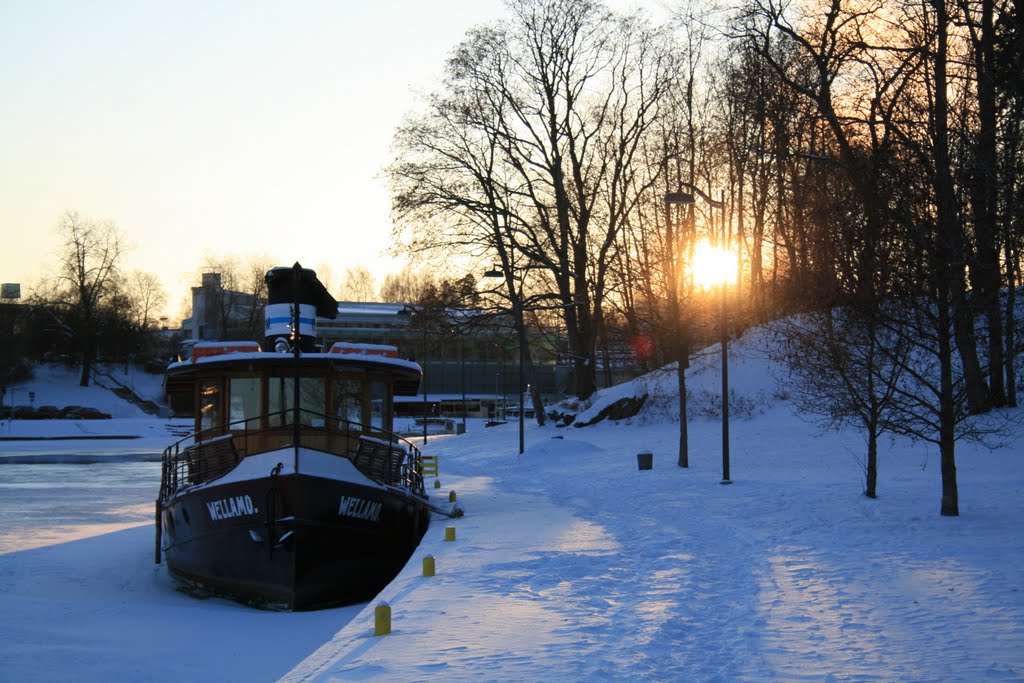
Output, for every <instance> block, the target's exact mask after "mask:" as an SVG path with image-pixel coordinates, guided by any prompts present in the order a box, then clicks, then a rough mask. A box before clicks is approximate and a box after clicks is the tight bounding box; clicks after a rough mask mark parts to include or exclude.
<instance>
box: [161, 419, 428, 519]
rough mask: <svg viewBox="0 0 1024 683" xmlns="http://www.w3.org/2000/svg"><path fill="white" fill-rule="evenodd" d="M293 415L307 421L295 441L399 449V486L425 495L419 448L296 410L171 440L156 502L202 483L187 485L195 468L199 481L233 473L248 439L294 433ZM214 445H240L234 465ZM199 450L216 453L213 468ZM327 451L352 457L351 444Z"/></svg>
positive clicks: (391, 435)
mask: <svg viewBox="0 0 1024 683" xmlns="http://www.w3.org/2000/svg"><path fill="white" fill-rule="evenodd" d="M296 412H298V413H299V414H300V415H301V414H303V413H305V414H306V415H309V416H311V417H310V418H309V422H304V421H302V418H300V424H299V430H297V431H298V433H299V434H300V436H299V441H300V442H301V435H302V434H312V433H327V434H330V435H341V436H344V437H345V441H346V443H347V444H351V443H352V442H358V438H359V437H360V436H369V437H373V438H381V439H382V440H385V441H387V442H388V443H390V444H392V445H393V447H395V448H399V449H403V448H404V451H405V452H406V454H407V455H406V458H405V460H404V461H403V463H402V468H401V470H402V476H401V485H402V486H403V487H405V488H407V489H409V490H410V491H412V492H414V493H417V494H419V495H425V493H426V489H425V487H424V484H423V461H422V454H421V453H420V450H419V448H417V447H416V446H415V445H414V444H413V443H412V442H411V441H409V440H408V439H406V438H404V437H402V436H400V435H398V434H396V433H394V432H392V431H389V430H385V429H382V428H379V427H374V426H372V425H365V424H363V423H360V422H353V421H351V420H345V419H342V418H337V417H332V416H329V415H326V414H324V413H319V412H317V411H313V410H308V409H305V408H300V409H299V411H295V410H294V409H292V408H288V409H286V410H280V411H275V412H272V413H266V414H264V415H260V416H258V417H250V418H245V419H242V420H235V421H233V422H229V423H226V424H223V425H218V426H216V427H210V428H207V429H204V430H200V431H198V432H194V433H193V434H190V435H188V436H186V437H183V438H181V439H178V440H177V441H175V442H174V443H173V444H171V445H170V446H168V447H167V448H166V449H164V454H163V459H162V467H161V478H160V493H159V500H160V501H166V500H167V499H169V498H170V497H171V496H173V495H174V494H175V493H177V492H178V491H180V490H182V489H185V488H189V487H191V486H194V485H196V484H198V483H202V482H200V481H193V479H194V476H193V475H194V473H195V470H197V469H199V468H200V467H201V468H202V471H203V473H204V474H205V481H209V480H211V479H215V478H216V477H218V476H222V475H223V474H226V473H227V472H229V471H230V470H231V469H233V468H234V466H235V464H236V463H237V461H241V460H242V459H243V458H245V457H246V456H247V455H248V454H249V453H250V448H249V442H250V439H251V438H255V437H256V436H259V435H262V434H266V433H282V432H283V430H286V429H287V428H289V427H291V428H294V425H292V424H290V423H289V422H288V421H287V418H288V417H294V416H295V415H296ZM278 416H280V418H281V420H280V422H281V424H279V425H276V426H273V427H263V426H262V425H263V424H267V423H269V421H270V420H271V419H272V418H274V417H278ZM317 419H322V420H323V424H322V425H313V424H311V423H312V421H313V420H317ZM252 422H258V423H259V424H260V425H261V426H260V427H258V428H256V429H250V428H249V424H250V423H252ZM342 425H343V427H342ZM219 441H230V444H231V446H230V449H231V452H232V453H234V454H235V455H237V450H236V447H237V446H238V445H241V447H242V448H241V450H242V455H240V456H238V457H237V458H235V461H233V462H228V463H224V462H222V461H223V460H224V458H223V457H222V456H223V453H222V452H221V450H220V449H215V447H213V446H209V444H215V443H217V442H219ZM293 441H294V439H293ZM284 445H285V446H298V445H301V443H299V444H296V443H292V444H284ZM204 450H206V451H208V452H214V453H216V454H217V456H218V458H219V459H218V462H215V463H213V465H212V467H207V465H210V463H209V462H207V461H205V460H204V458H205V456H204V454H203V451H204ZM327 452H329V453H331V454H332V455H336V456H338V457H344V458H348V459H350V460H351V459H352V458H353V456H354V454H355V453H354V449H353V447H352V446H351V445H349V446H347V447H346V449H345V451H344V452H341V451H340V450H329V451H327ZM378 483H381V484H388V485H393V482H384V481H381V482H378Z"/></svg>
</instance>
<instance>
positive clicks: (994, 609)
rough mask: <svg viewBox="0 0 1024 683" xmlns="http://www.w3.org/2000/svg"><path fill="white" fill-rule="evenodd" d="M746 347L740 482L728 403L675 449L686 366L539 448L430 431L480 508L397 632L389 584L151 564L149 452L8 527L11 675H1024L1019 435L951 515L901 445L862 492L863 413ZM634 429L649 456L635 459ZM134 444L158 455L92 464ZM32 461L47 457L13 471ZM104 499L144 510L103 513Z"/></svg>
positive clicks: (698, 385)
mask: <svg viewBox="0 0 1024 683" xmlns="http://www.w3.org/2000/svg"><path fill="white" fill-rule="evenodd" d="M731 370H732V374H733V377H734V382H733V386H734V387H735V388H736V390H737V393H738V396H740V397H741V398H742V401H743V405H745V406H747V408H748V409H747V410H744V411H742V413H741V414H742V417H740V416H737V417H736V419H734V420H733V422H732V479H733V480H734V482H735V483H734V484H733V485H732V486H721V485H720V484H719V480H720V479H721V460H720V453H721V450H720V443H721V441H720V439H721V431H720V429H721V425H720V422H719V421H718V420H717V419H716V418H714V417H695V418H693V419H692V420H691V423H690V464H691V466H690V468H688V469H681V468H678V467H676V465H675V460H676V452H675V449H676V442H677V438H678V425H677V424H676V423H674V422H673V421H672V418H671V406H672V404H673V397H672V395H671V391H670V388H669V387H670V385H671V382H673V381H674V377H672V375H671V373H666V374H665V376H664V381H661V380H659V379H658V378H656V377H655V378H648V379H646V380H645V382H646V383H647V384H646V386H647V389H648V391H649V393H650V394H651V400H650V401H649V403H648V405H646V406H645V409H644V412H643V413H642V414H641V415H638V416H637V417H635V418H633V419H632V420H629V421H624V422H621V423H609V422H602V423H599V424H597V425H594V426H590V427H586V428H583V429H577V428H574V427H567V428H562V429H556V428H555V427H553V426H548V427H545V428H539V427H537V426H536V425H535V424H533V423H527V432H526V443H527V450H526V453H525V454H524V455H523V456H522V457H519V456H518V455H517V454H516V453H517V447H518V428H517V425H516V424H514V423H511V424H507V425H503V426H499V427H494V428H490V429H471V430H470V432H469V433H468V434H465V435H461V436H448V437H434V436H431V437H430V441H429V444H428V445H427V447H426V452H428V453H432V454H437V455H439V456H440V470H441V471H440V479H441V481H442V483H443V486H442V487H441V488H440V489H429V490H430V491H431V493H433V494H436V495H437V496H439V498H440V500H447V494H448V491H449V490H455V491H456V492H457V495H458V499H459V501H460V502H462V503H463V505H464V506H465V509H466V517H464V518H461V519H458V520H447V519H436V520H435V522H434V524H433V525H432V527H431V528H430V529H429V530H428V532H427V535H426V537H425V538H424V541H423V544H422V545H421V547H420V549H419V550H418V551H417V552H416V554H415V555H414V556H413V559H412V560H411V562H410V563H409V565H408V566H407V567H406V568H405V570H404V571H403V572H402V573H401V574H400V575H399V577H398V578H397V579H396V580H395V581H394V582H392V584H391V585H390V586H389V587H388V588H387V589H386V590H385V591H384V592H383V593H382V594H381V596H380V599H383V600H387V601H388V602H389V603H390V604H391V607H392V611H393V632H392V634H391V635H389V636H384V637H376V638H375V637H373V636H372V631H373V607H374V603H370V604H368V605H366V606H365V607H363V608H349V610H347V611H346V610H327V611H324V612H315V613H306V614H295V615H289V614H275V613H265V612H259V611H255V610H251V609H248V608H245V607H240V606H236V605H233V604H230V603H225V602H222V601H218V600H206V601H200V600H196V599H193V598H190V597H188V596H185V595H182V594H180V593H177V592H175V591H174V588H173V584H171V582H170V580H169V579H168V578H167V576H166V572H165V571H164V570H163V569H162V568H160V569H156V568H154V567H153V565H152V552H153V547H152V546H153V537H152V527H151V524H150V523H147V522H146V521H144V520H146V517H144V516H143V515H151V513H152V499H153V497H155V490H156V489H155V487H156V480H155V477H153V475H151V474H147V473H145V472H142V471H140V472H138V473H136V474H133V475H126V476H125V479H124V480H123V481H122V482H121V483H120V484H118V485H117V486H115V487H112V489H111V490H110V491H104V490H103V489H102V488H94V489H91V490H86V489H84V488H83V489H82V490H78V489H75V488H72V489H69V492H68V493H67V494H66V496H65V497H64V498H63V499H62V500H61V501H60V505H62V506H72V507H74V506H82V505H83V501H85V500H88V501H90V503H89V504H90V505H95V503H96V500H97V499H99V500H102V496H103V495H109V496H110V505H111V507H118V506H120V507H121V508H122V509H121V510H119V511H112V512H110V513H109V514H104V512H103V510H100V509H96V508H93V509H90V510H89V511H88V512H89V514H87V515H79V516H80V517H81V519H79V520H78V521H77V522H75V523H68V522H67V521H65V522H61V521H59V520H57V521H53V523H52V524H51V521H52V520H48V519H47V517H46V516H45V506H43V505H42V504H40V507H39V510H38V512H37V516H36V517H35V518H34V519H33V521H32V523H30V524H26V525H25V526H24V528H23V530H22V535H30V534H32V533H33V531H32V530H33V529H35V530H36V533H39V534H51V535H52V536H53V539H54V541H57V540H66V539H67V538H71V536H70V535H68V534H71V533H74V532H76V531H77V533H78V534H79V538H80V539H81V540H75V541H72V542H62V543H57V544H53V545H48V546H46V547H36V548H35V549H32V550H18V549H17V548H18V546H17V545H16V541H17V539H13V540H12V539H8V541H7V543H8V545H7V546H6V547H7V548H8V550H7V551H6V554H3V555H0V613H2V614H3V615H4V617H3V619H2V620H0V672H2V676H0V677H2V678H5V679H6V678H9V679H12V680H25V679H33V680H68V679H75V680H85V681H92V680H95V681H99V680H109V679H111V678H114V679H117V678H133V679H134V678H142V679H148V680H157V681H172V680H181V679H188V680H197V681H207V680H208V681H215V680H216V681H221V680H275V679H277V678H280V677H282V676H283V677H285V678H286V679H287V680H380V681H407V680H428V679H435V678H443V679H444V680H446V681H518V680H529V679H535V678H541V677H543V678H544V679H545V680H609V681H610V680H617V681H618V680H659V681H660V680H672V681H765V682H767V681H801V680H807V681H820V680H877V681H964V682H967V681H1010V680H1024V532H1022V529H1024V457H1022V453H1024V439H1022V438H1021V436H1020V435H1016V436H1015V437H1014V438H1013V440H1012V443H1011V444H1010V445H1008V446H1007V447H1006V448H1003V449H1000V450H996V451H988V450H985V449H982V448H980V447H978V446H973V445H969V444H962V445H960V446H959V447H958V474H959V483H960V510H961V516H960V517H956V518H944V517H940V516H939V514H938V510H939V500H940V474H939V468H938V457H937V455H936V454H934V453H931V452H930V451H929V450H928V449H927V448H925V447H923V446H914V445H910V444H908V443H905V442H902V441H901V442H896V443H894V444H891V445H890V444H886V445H885V447H884V449H883V452H882V453H881V454H880V479H879V488H878V492H879V496H880V497H879V498H878V499H877V500H869V499H867V498H865V497H864V496H863V495H862V494H861V491H862V488H863V481H862V479H863V477H862V471H861V465H860V463H859V458H860V456H861V453H862V451H863V448H864V447H863V443H862V442H861V439H860V436H859V435H858V434H856V433H854V432H850V431H843V432H839V433H828V434H819V433H818V432H817V430H816V429H815V428H814V427H813V426H810V425H808V424H807V423H806V422H804V421H803V420H801V419H800V418H799V417H797V416H795V415H793V414H792V412H791V411H790V409H789V408H788V406H786V405H785V404H783V403H781V402H780V401H779V400H778V398H777V397H778V396H780V395H782V394H784V393H785V392H784V391H783V390H780V388H779V387H776V386H775V385H774V382H773V381H772V380H771V379H770V377H771V375H770V373H769V372H768V368H767V361H765V360H764V359H763V358H760V357H759V356H758V355H757V353H756V347H752V346H748V347H744V345H743V344H742V343H738V344H736V353H735V356H734V358H733V365H732V366H731ZM717 383H718V374H717V368H716V366H715V355H714V353H711V354H708V355H707V356H706V357H705V358H702V359H699V360H698V361H697V362H696V363H695V365H694V368H693V371H692V373H691V387H692V389H693V391H694V395H695V397H697V398H696V399H695V401H694V406H695V408H697V409H701V407H702V406H704V407H705V408H706V411H705V412H707V414H708V415H713V414H714V413H713V407H714V404H715V390H716V387H717ZM782 389H784V387H783V388H782ZM623 392H626V393H629V392H628V391H626V390H624V389H621V390H619V392H618V394H622V393H623ZM592 407H593V406H592ZM149 419H150V420H152V418H149ZM155 422H159V421H155ZM154 442H155V440H154ZM54 443H60V442H54ZM8 445H9V443H0V449H3V448H6V447H7V446H8ZM639 450H651V451H652V452H653V453H654V469H653V470H650V471H639V470H638V469H637V460H636V453H637V452H638V451H639ZM129 466H135V467H153V464H152V463H140V464H134V465H127V464H126V465H112V466H95V465H90V466H87V467H81V466H80V467H79V469H92V468H94V467H103V468H104V469H102V470H97V471H99V472H106V471H111V470H109V468H113V467H129ZM47 467H54V468H60V467H68V466H61V465H54V466H32V465H3V464H0V516H2V515H6V514H7V508H5V506H6V505H9V503H8V501H10V500H12V499H14V500H17V496H14V497H13V498H12V496H11V495H10V494H11V493H12V492H13V491H15V490H17V491H19V492H20V493H19V494H18V495H20V496H21V497H22V504H24V505H28V502H27V501H29V500H33V498H32V494H31V491H32V490H33V487H36V488H37V489H38V490H41V492H42V494H43V495H45V496H50V497H51V498H52V499H54V500H56V499H57V498H58V497H59V496H60V494H59V491H61V490H63V489H62V486H63V482H61V481H56V480H57V479H62V478H66V476H67V475H58V474H54V475H53V477H52V480H51V481H50V482H49V484H47V482H46V480H47V475H46V474H45V470H46V468H47ZM18 468H21V469H20V470H19V469H18ZM26 468H29V469H31V468H34V469H32V472H35V473H41V474H38V476H40V477H43V480H42V481H33V482H27V481H23V480H21V479H18V480H16V481H13V480H12V479H13V478H14V475H15V473H17V472H19V471H20V473H21V475H23V476H28V474H27V470H26ZM55 472H56V470H55ZM150 478H152V480H151V481H148V480H149V479H150ZM150 486H151V487H152V488H150ZM435 500H437V498H435ZM97 521H100V522H103V523H124V524H137V525H140V526H139V527H138V528H128V529H124V530H121V531H116V532H114V533H105V534H102V535H95V534H96V531H95V530H94V529H92V527H90V525H91V524H92V523H93V522H97ZM448 525H452V526H454V527H455V528H456V540H455V541H454V542H446V541H444V536H445V534H444V529H445V527H446V526H448ZM48 527H54V528H49V529H48ZM61 530H63V531H65V532H68V533H66V534H64V535H63V536H61V535H60V534H57V533H55V532H56V531H61ZM23 547H28V546H23ZM428 553H429V554H432V555H434V556H435V558H436V567H437V575H436V576H434V577H432V578H424V577H422V576H421V566H422V564H421V563H422V558H423V556H424V555H425V554H428ZM65 615H67V616H65ZM44 660H46V661H45V662H44Z"/></svg>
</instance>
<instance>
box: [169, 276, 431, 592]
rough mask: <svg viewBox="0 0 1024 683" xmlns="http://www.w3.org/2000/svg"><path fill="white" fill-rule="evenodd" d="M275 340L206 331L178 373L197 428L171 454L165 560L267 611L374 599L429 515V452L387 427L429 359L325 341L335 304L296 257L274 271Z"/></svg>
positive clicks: (178, 571)
mask: <svg viewBox="0 0 1024 683" xmlns="http://www.w3.org/2000/svg"><path fill="white" fill-rule="evenodd" d="M267 290H268V297H267V300H268V304H267V307H266V311H265V316H266V336H265V345H267V346H269V348H271V349H273V350H271V351H261V350H260V348H259V345H257V344H256V343H254V342H227V343H225V342H212V343H199V344H196V345H195V346H194V347H193V349H192V356H191V358H190V359H189V360H187V361H183V362H178V363H174V364H172V365H171V366H170V367H169V368H168V370H167V373H168V380H172V379H173V380H174V381H176V382H178V384H179V386H180V385H181V384H182V383H187V384H188V385H191V386H192V387H193V391H194V397H195V406H196V426H195V429H196V431H195V433H194V434H192V435H191V436H189V437H187V438H185V439H182V440H181V441H178V442H177V443H175V444H173V445H172V446H170V447H169V448H168V449H167V450H166V451H165V452H164V456H163V474H162V477H161V484H160V493H159V498H158V500H157V506H156V507H157V520H156V526H157V539H156V561H157V562H158V563H159V562H160V561H161V552H162V555H163V559H164V560H165V561H166V563H167V569H168V571H169V572H170V574H171V575H172V576H174V577H175V578H176V579H179V580H181V581H183V582H185V583H186V584H188V585H189V586H190V587H192V588H194V589H198V590H199V591H202V592H206V593H212V594H215V595H221V596H225V597H229V598H232V599H235V600H238V601H242V602H245V603H249V604H254V605H258V606H262V607H267V608H275V609H288V610H306V609H317V608H321V607H328V606H332V605H341V604H351V603H355V602H362V601H365V600H369V599H370V598H372V597H373V596H374V595H376V594H377V593H378V592H379V591H380V590H381V589H382V588H383V587H384V586H386V585H387V584H388V583H389V582H390V581H391V579H393V578H394V576H395V575H396V574H397V573H398V572H399V571H400V570H401V568H402V567H403V566H404V565H405V563H406V561H407V560H408V559H409V557H410V555H411V554H412V552H413V550H415V548H416V546H417V545H418V544H419V542H420V539H421V538H422V536H423V533H424V531H426V528H427V525H428V524H429V522H430V504H429V501H428V497H427V494H426V491H425V489H424V486H423V468H422V461H421V457H420V452H419V450H418V449H417V448H416V447H415V446H413V445H412V444H411V443H409V442H408V441H406V440H404V439H402V438H401V437H398V436H397V435H395V434H394V433H393V432H392V415H391V412H392V411H391V406H392V397H393V395H396V394H397V395H414V394H415V393H416V391H417V387H418V385H419V381H420V375H421V372H420V367H419V366H418V365H417V364H416V363H413V362H410V361H405V360H401V359H399V358H397V351H396V349H395V348H394V347H390V346H380V345H366V344H362V345H345V344H335V345H334V347H332V348H331V349H330V350H328V351H327V352H324V351H322V350H318V349H317V348H316V347H315V330H314V325H315V319H316V317H317V316H320V317H326V318H334V317H335V316H336V314H337V302H336V301H335V300H334V298H333V297H331V295H330V294H329V293H328V292H327V290H326V289H325V288H324V287H323V285H322V284H321V283H320V282H319V280H317V279H316V274H315V273H314V272H313V271H312V270H308V269H303V268H302V267H301V266H300V265H299V264H298V263H296V264H295V266H294V267H292V268H274V269H273V270H271V271H270V272H268V273H267Z"/></svg>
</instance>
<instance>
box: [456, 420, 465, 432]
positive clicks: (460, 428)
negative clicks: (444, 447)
mask: <svg viewBox="0 0 1024 683" xmlns="http://www.w3.org/2000/svg"><path fill="white" fill-rule="evenodd" d="M455 433H456V434H465V433H466V425H464V424H462V423H461V422H459V423H456V425H455Z"/></svg>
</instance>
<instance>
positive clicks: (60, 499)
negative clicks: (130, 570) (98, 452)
mask: <svg viewBox="0 0 1024 683" xmlns="http://www.w3.org/2000/svg"><path fill="white" fill-rule="evenodd" d="M159 486H160V463H159V462H103V463H94V464H67V463H47V464H20V463H10V462H0V554H3V553H10V552H16V551H18V550H28V549H30V548H38V547H41V546H47V545H52V544H54V543H62V542H65V541H71V540H75V539H79V538H87V537H91V536H97V535H100V534H104V533H109V532H111V531H118V530H120V529H125V528H128V527H133V526H139V525H142V524H152V523H153V511H154V507H153V506H154V501H155V500H156V496H157V490H158V489H159Z"/></svg>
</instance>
